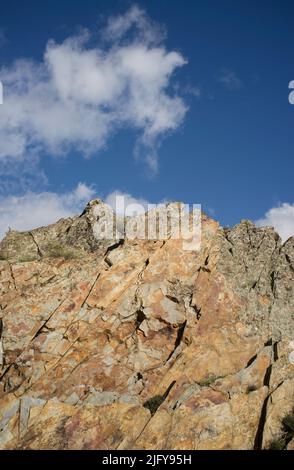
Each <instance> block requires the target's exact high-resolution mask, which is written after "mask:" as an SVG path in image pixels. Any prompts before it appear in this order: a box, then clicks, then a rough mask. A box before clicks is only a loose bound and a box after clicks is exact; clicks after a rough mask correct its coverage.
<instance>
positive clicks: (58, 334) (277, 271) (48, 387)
mask: <svg viewBox="0 0 294 470" xmlns="http://www.w3.org/2000/svg"><path fill="white" fill-rule="evenodd" d="M97 206H98V209H99V210H98V211H97V210H95V207H96V208H97ZM174 207H176V206H174ZM108 210H109V209H108V208H107V206H105V205H104V204H103V203H102V202H101V201H99V200H95V201H91V202H90V203H89V204H88V205H87V207H86V209H85V211H84V212H83V213H82V215H81V216H79V217H74V218H70V219H63V220H60V221H59V222H57V223H56V224H53V225H51V226H49V227H42V228H40V229H35V230H32V231H31V232H23V233H19V232H15V231H10V232H9V233H8V234H7V236H6V237H5V239H4V240H3V241H2V242H1V243H0V255H1V258H0V259H1V261H0V317H1V318H2V328H1V329H0V330H1V333H0V345H1V348H0V376H1V381H0V448H2V449H14V448H15V449H16V448H17V449H19V448H24V449H46V448H49V449H81V448H83V449H137V448H139V449H140V448H145V449H253V448H256V449H258V448H268V447H270V446H271V442H272V440H274V439H276V438H278V437H279V436H280V435H281V433H283V425H282V422H283V419H284V417H285V416H286V415H289V414H290V413H292V412H293V405H294V391H293V386H294V366H293V364H291V361H289V353H290V350H289V344H291V343H290V342H291V340H293V333H294V327H293V325H294V319H293V313H294V296H293V285H294V282H293V281H294V268H293V265H294V239H293V238H291V239H289V240H288V241H287V242H286V243H285V244H284V245H281V242H280V239H279V237H278V235H277V234H276V233H275V232H274V231H273V230H272V229H270V228H262V229H260V228H259V229H258V228H256V227H255V226H254V225H253V224H252V223H250V222H248V221H243V222H241V223H240V224H239V225H237V226H235V227H234V228H232V229H222V228H221V227H219V225H218V223H217V222H215V221H213V220H211V219H209V218H207V217H206V216H205V215H202V231H201V249H200V250H199V251H189V250H185V249H183V240H182V239H173V238H168V239H166V240H141V239H134V240H127V239H126V240H120V239H119V238H117V239H115V240H113V239H104V240H97V239H96V238H95V236H94V235H93V227H94V226H95V224H96V223H98V224H99V217H100V216H101V217H102V215H103V211H108ZM99 214H100V215H99ZM141 219H142V216H141ZM118 237H119V235H118ZM85 430H86V431H85ZM291 445H292V446H293V444H292V441H291V442H290V441H289V442H288V441H287V442H286V443H285V446H287V448H291Z"/></svg>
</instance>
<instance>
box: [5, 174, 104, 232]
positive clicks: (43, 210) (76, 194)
mask: <svg viewBox="0 0 294 470" xmlns="http://www.w3.org/2000/svg"><path fill="white" fill-rule="evenodd" d="M94 194H95V191H94V189H93V188H91V187H89V186H87V185H86V184H84V183H79V184H78V185H77V187H76V188H75V189H74V190H73V191H70V192H67V193H63V194H58V193H54V192H42V193H33V192H28V193H26V194H24V195H23V196H9V197H6V198H1V199H0V239H1V238H2V237H3V236H4V235H5V233H6V232H7V230H8V228H9V227H10V228H11V229H14V230H20V231H23V230H30V229H33V228H36V227H41V226H43V225H48V224H51V223H54V222H56V221H57V220H59V219H61V218H63V217H70V216H72V215H75V214H76V213H78V212H79V211H81V210H82V209H83V208H84V206H85V204H86V203H87V202H88V201H89V200H90V199H91V198H92V197H93V196H94Z"/></svg>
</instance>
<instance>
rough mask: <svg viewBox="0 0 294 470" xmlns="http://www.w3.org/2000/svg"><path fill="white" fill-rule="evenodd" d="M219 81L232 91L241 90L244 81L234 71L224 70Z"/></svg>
mask: <svg viewBox="0 0 294 470" xmlns="http://www.w3.org/2000/svg"><path fill="white" fill-rule="evenodd" d="M219 81H220V82H221V83H222V84H223V85H224V87H225V88H227V89H228V90H231V91H232V90H239V89H240V88H242V86H243V83H242V81H241V80H240V78H239V77H238V75H237V74H236V73H235V72H234V71H233V70H227V69H224V70H222V72H221V75H220V77H219Z"/></svg>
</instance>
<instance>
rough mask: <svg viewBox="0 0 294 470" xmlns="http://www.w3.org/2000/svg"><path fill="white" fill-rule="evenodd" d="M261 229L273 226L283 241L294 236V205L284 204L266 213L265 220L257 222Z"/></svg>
mask: <svg viewBox="0 0 294 470" xmlns="http://www.w3.org/2000/svg"><path fill="white" fill-rule="evenodd" d="M256 225H258V226H259V227H264V226H271V227H274V229H275V230H276V231H277V232H278V233H279V235H280V237H281V238H282V240H283V241H286V240H287V239H288V238H289V237H291V236H294V204H288V203H287V202H284V203H283V204H281V205H280V206H278V207H273V208H272V209H270V210H269V211H267V212H266V214H265V216H264V218H262V219H259V220H257V221H256Z"/></svg>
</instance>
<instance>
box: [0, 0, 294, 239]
mask: <svg viewBox="0 0 294 470" xmlns="http://www.w3.org/2000/svg"><path fill="white" fill-rule="evenodd" d="M134 5H136V6H135V7H134ZM134 8H135V10H134ZM131 11H133V14H130V12H131ZM134 11H135V13H134ZM143 12H145V13H143ZM136 14H137V16H136ZM132 15H133V16H132ZM109 18H111V19H109ZM118 18H120V23H117V21H116V20H117V19H118ZM293 18H294V3H293V2H292V1H286V0H281V1H263V0H259V1H258V2H253V1H245V0H235V1H233V0H205V1H204V0H203V1H192V0H190V1H188V0H182V1H178V0H173V1H165V0H160V1H159V0H148V1H147V0H145V1H140V2H136V4H134V3H133V2H129V1H124V0H120V1H111V0H107V1H101V0H99V1H97V0H96V1H94V0H83V1H75V2H72V1H68V0H63V1H62V2H60V1H55V0H50V1H49V0H44V1H42V2H39V1H34V0H30V1H27V2H22V1H16V0H10V1H9V2H4V3H3V4H2V5H1V17H0V32H1V34H0V80H1V81H2V83H3V87H4V103H3V105H0V137H1V141H0V178H1V189H0V216H1V215H2V226H1V227H0V231H1V228H2V231H5V227H6V226H8V225H9V226H14V225H15V228H20V229H22V228H28V227H27V225H30V224H31V225H36V224H38V221H39V222H40V223H43V222H44V223H45V222H47V218H49V219H48V220H49V221H51V219H52V218H54V217H57V216H59V215H60V216H63V215H66V214H67V213H68V212H72V211H73V210H74V209H75V208H76V211H77V212H78V210H79V209H80V207H79V205H82V204H84V202H85V201H86V199H87V198H88V197H94V195H98V196H100V197H104V198H107V196H108V195H109V194H111V193H113V192H114V191H121V192H123V193H127V194H129V195H132V197H134V198H143V199H144V200H147V201H150V202H159V201H161V200H166V199H168V200H169V199H170V200H181V201H183V202H185V203H199V204H201V205H202V207H203V209H204V210H205V211H207V212H208V213H209V214H210V215H212V216H213V217H214V218H216V219H218V220H219V221H220V222H221V224H223V225H233V224H235V223H238V222H239V221H240V220H241V219H251V220H258V219H263V220H264V218H265V221H266V222H270V223H273V224H276V226H277V229H279V228H280V226H281V224H282V227H283V228H282V229H281V231H284V232H285V233H286V234H287V235H289V234H291V231H294V205H293V202H294V197H293V170H294V160H293V146H294V142H293V135H294V106H291V105H290V103H289V101H288V96H289V92H290V90H289V89H288V85H289V82H290V81H291V80H294V58H293V44H294V28H293ZM115 21H116V23H115ZM123 21H124V23H123ZM107 25H108V29H107ZM114 25H115V27H114ZM122 25H127V26H126V30H125V31H124V34H122V31H120V32H119V34H120V36H119V37H118V36H115V35H117V34H118V29H117V28H119V27H120V28H121V27H122ZM160 26H161V28H160ZM83 28H87V29H88V33H87V34H88V37H87V39H83V40H82V45H81V44H79V46H77V45H76V41H78V39H77V38H78V37H79V38H80V37H81V35H85V32H84V33H83V31H84V29H83ZM155 36H156V37H155ZM157 36H158V38H157ZM68 38H75V39H74V41H75V43H74V44H73V42H72V43H71V44H70V46H68V45H67V46H66V47H63V49H61V45H64V44H65V42H64V41H68ZM51 39H53V40H54V41H55V43H54V44H55V45H54V46H52V44H51V46H48V41H49V40H51ZM72 41H73V39H72ZM79 41H80V39H79ZM66 44H68V43H66ZM133 45H136V46H140V47H141V46H144V50H145V52H146V51H147V52H148V51H149V52H150V51H151V50H152V51H155V50H157V49H161V51H163V52H162V53H161V56H160V57H157V56H156V58H155V60H154V67H155V68H156V70H155V71H154V73H155V76H156V77H157V75H158V81H157V83H156V84H154V77H153V76H152V77H151V78H150V82H147V81H146V80H147V79H146V73H147V72H146V73H145V71H144V80H145V82H146V83H145V82H144V83H145V85H146V86H145V85H144V86H145V88H144V92H142V93H141V92H140V93H139V96H140V98H139V99H140V102H139V105H140V110H139V111H138V110H137V111H136V114H134V115H133V108H134V106H135V102H136V103H137V101H136V100H137V91H138V89H139V87H140V86H141V85H140V83H141V82H140V80H141V79H140V77H139V78H138V76H137V75H136V78H135V79H134V75H127V74H126V73H125V72H124V73H125V75H124V79H125V80H126V83H127V82H128V81H130V82H131V83H132V84H133V85H132V86H133V91H132V93H133V94H132V97H131V98H130V96H129V95H128V96H126V95H127V94H128V93H129V91H128V88H127V87H128V86H129V85H128V84H125V85H124V86H122V87H121V89H122V91H121V95H119V99H117V98H116V96H117V95H116V94H115V92H114V91H113V94H112V95H111V97H110V98H109V101H108V102H107V103H105V102H102V101H99V100H100V97H99V99H98V98H97V99H98V101H97V107H99V106H100V109H102V108H103V112H104V110H106V111H107V117H103V118H101V119H103V120H104V121H103V122H102V123H100V117H101V115H100V114H99V115H98V114H97V116H96V115H95V119H98V120H99V124H97V133H98V134H99V133H101V136H100V137H99V138H98V137H97V136H96V135H95V132H94V130H92V127H91V126H93V123H92V121H91V122H90V121H89V122H90V124H89V125H88V124H87V122H88V118H89V108H88V104H89V103H88V101H87V100H88V99H89V96H86V97H84V100H86V101H83V103H82V105H83V106H84V105H85V103H86V102H87V103H86V105H85V106H86V108H83V114H82V115H81V116H80V118H81V122H82V124H83V128H84V127H85V130H83V133H81V135H80V136H79V138H78V140H77V139H76V129H75V126H76V125H78V123H79V121H78V122H76V121H74V120H72V121H73V122H69V121H68V119H69V117H70V114H65V115H64V118H63V117H62V112H61V111H58V115H57V114H56V116H57V118H56V119H55V117H53V118H52V119H50V126H52V130H50V135H49V131H48V129H47V130H46V132H45V131H44V129H43V128H40V122H42V119H43V118H44V116H43V110H44V107H46V103H47V100H49V99H50V100H51V99H52V93H53V91H52V90H53V88H52V86H51V85H50V86H51V88H50V92H49V91H44V89H43V88H42V91H41V92H40V93H41V95H36V93H35V90H36V88H38V87H39V85H40V84H41V85H42V86H43V85H44V87H45V85H46V86H47V85H48V76H44V73H45V72H44V70H43V69H40V64H44V52H45V51H46V47H47V51H48V47H49V53H50V54H51V55H49V59H48V60H49V61H50V60H52V62H50V64H51V65H52V63H53V64H54V67H56V70H57V68H58V71H59V70H61V69H63V66H64V64H65V62H66V60H67V56H66V54H67V53H68V54H71V53H72V50H73V49H75V48H78V50H79V57H78V60H79V61H80V62H78V67H79V69H80V68H82V67H83V66H84V65H83V64H86V63H87V61H84V60H83V57H84V58H85V54H87V51H89V50H90V49H91V50H93V51H96V53H98V52H99V53H101V51H103V55H104V59H105V61H107V64H108V65H107V67H108V68H110V70H112V69H111V67H112V64H114V63H116V62H115V60H116V59H113V56H112V55H111V54H112V53H111V51H113V49H115V51H116V52H117V51H121V50H123V49H124V48H126V47H130V46H133ZM69 49H70V50H69ZM56 51H57V52H58V53H61V52H62V54H64V55H59V56H57V54H56ZM54 54H55V55H54ZM115 57H117V56H115ZM136 57H137V56H136ZM146 57H147V56H146ZM19 59H24V61H22V62H21V63H19V65H18V66H16V65H15V61H17V60H18V61H19ZM104 59H103V60H104ZM136 60H138V62H140V57H137V59H136ZM157 60H158V62H156V61H157ZM53 61H54V62H53ZM142 61H143V64H146V61H145V58H144V57H142ZM28 64H29V65H28ZM50 64H49V65H50ZM136 64H137V62H136ZM88 65H89V64H88ZM88 65H87V66H88ZM92 66H93V68H95V67H94V65H93V64H92ZM96 66H97V67H98V68H99V65H97V64H96ZM136 66H137V65H136ZM140 66H141V65H140ZM152 66H153V62H152V61H151V68H152ZM46 67H48V61H47V65H46ZM115 67H116V66H115ZM28 70H29V72H28ZM54 70H55V69H54ZM87 70H88V72H87V71H86V72H85V74H84V75H81V77H80V79H81V81H79V82H77V83H84V82H83V79H84V76H85V75H86V76H87V77H89V74H90V73H92V69H91V64H90V65H89V69H87ZM107 70H108V69H107ZM136 70H137V69H136ZM146 70H147V69H146ZM47 72H48V70H47ZM47 72H46V73H47ZM94 72H95V71H93V73H94ZM58 73H59V72H58ZM78 73H81V74H82V72H78ZM115 73H116V72H114V74H115ZM128 73H129V72H128ZM136 73H137V72H136ZM22 74H23V75H22ZM26 74H31V75H30V78H29V79H27V78H25V77H27V75H26ZM45 75H46V74H45ZM121 76H122V75H121V69H119V72H117V76H116V79H117V80H118V81H119V80H120V79H121ZM22 77H24V78H23V81H24V83H25V85H24V87H25V86H27V88H28V89H29V91H26V92H24V90H22V91H21V92H19V87H21V86H22ZM62 77H63V79H64V76H62ZM93 77H94V78H93V83H94V84H93V90H94V91H93V93H94V94H93V96H94V97H95V99H96V96H97V93H98V92H97V93H96V91H97V90H96V89H95V86H96V85H95V74H94V75H93ZM50 79H52V77H51V78H50ZM87 79H88V78H87ZM26 80H27V81H26ZM136 80H137V81H136ZM161 80H162V87H160V86H159V85H158V83H159V82H160V81H161ZM106 82H107V81H106ZM59 83H61V81H60V82H59ZM108 83H109V86H106V85H107V83H106V85H105V83H104V85H103V86H104V87H105V89H103V90H102V92H103V93H104V94H105V93H106V94H107V93H108V92H110V90H114V89H115V87H119V86H120V85H119V84H115V85H113V84H112V81H111V80H110V81H109V82H108ZM91 84H92V82H91ZM77 86H78V85H77ZM91 86H92V85H91ZM111 87H113V88H111ZM45 88H46V87H45ZM46 89H47V88H46ZM75 90H76V89H75ZM95 90H96V91H95ZM146 90H147V91H146ZM148 90H151V92H150V96H151V95H152V96H153V98H154V100H155V101H157V103H154V102H152V103H151V98H150V96H149V95H148ZM57 91H58V90H57ZM55 92H56V90H54V93H55ZM59 92H60V88H59ZM5 93H6V94H5ZM19 93H21V96H22V99H23V101H22V102H21V103H20V100H19V96H20V95H19ZM25 93H26V96H25V98H24V94H25ZM46 93H48V95H46ZM49 93H50V96H49ZM124 94H125V95H124ZM39 96H42V101H40V102H39V101H38V99H39V98H38V97H39ZM54 96H55V95H54ZM91 96H92V95H91ZM91 96H90V97H91ZM99 96H100V95H99ZM134 96H135V98H134ZM31 97H33V98H31ZM5 98H7V99H6V101H5ZM34 99H35V100H36V103H35V104H34V106H31V105H30V106H31V107H30V106H28V104H27V103H28V102H29V101H28V100H31V101H30V103H31V102H32V100H34ZM54 99H55V98H54ZM43 100H44V101H43ZM144 100H147V102H145V101H144ZM38 102H39V105H40V109H39V108H38V104H37V103H38ZM101 103H102V104H101ZM109 103H110V104H109ZM59 104H60V103H59ZM61 104H62V103H61ZM161 104H162V106H161ZM9 105H10V107H13V108H14V109H15V111H14V113H12V112H11V108H10V110H9V109H8V106H9ZM5 106H6V109H5ZM149 107H150V109H151V108H152V110H151V111H150V113H153V114H152V116H151V117H150V116H149V115H148V117H147V118H146V115H143V116H142V115H141V111H142V110H145V109H147V108H149ZM24 108H25V110H24ZM29 108H30V109H29ZM54 109H55V111H54V115H53V116H55V112H57V111H56V108H54ZM80 109H81V108H80V102H78V103H75V107H74V108H73V112H74V113H79V112H80ZM121 109H122V113H121V116H120V117H119V119H117V116H116V117H115V118H114V117H113V116H112V115H111V118H110V117H109V116H110V114H111V113H112V114H113V113H116V114H118V113H120V111H121ZM109 110H110V111H111V113H110V112H109ZM146 112H147V111H146ZM25 113H28V114H27V115H26V114H25ZM161 113H162V119H161V120H159V118H158V116H161ZM1 114H2V116H1ZM22 114H23V117H22V118H21V119H20V117H19V116H22ZM32 114H34V116H35V117H34V121H33V122H32V123H31V124H30V125H29V126H30V127H29V126H28V125H27V122H28V120H29V119H31V115H32ZM145 114H146V113H145ZM29 115H30V116H29ZM105 115H106V114H105ZM105 115H104V114H103V116H105ZM130 115H132V117H131V118H130ZM1 118H2V120H1ZM44 119H45V118H44ZM46 119H47V118H46ZM105 119H106V120H107V124H106V123H105ZM52 121H53V122H52ZM147 121H148V122H147ZM45 122H46V123H47V122H48V121H47V120H45ZM68 122H69V123H68ZM11 123H12V124H11ZM46 125H47V124H46ZM67 125H68V126H72V127H71V128H70V129H68V132H67V133H65V131H64V130H63V134H62V135H61V136H60V133H59V129H60V128H61V127H66V126H67ZM1 126H2V133H1ZM54 126H57V127H58V129H54ZM87 126H88V128H87ZM99 126H100V127H99ZM101 126H103V130H101ZM105 126H107V130H105ZM28 127H29V128H28ZM16 128H17V132H18V133H17V135H16V134H15V132H16V131H15V129H16ZM98 128H99V129H98ZM89 129H90V130H91V132H90V130H89ZM60 132H61V131H60ZM79 132H80V131H78V134H79ZM86 134H87V138H85V135H86ZM7 135H9V137H8V138H7V137H6V136H7ZM99 135H100V134H99ZM56 136H57V137H56ZM9 138H11V139H12V140H13V144H15V143H16V139H20V140H19V142H22V143H23V139H26V143H25V145H24V148H23V150H22V151H19V152H18V153H17V152H16V150H15V149H14V148H13V150H11V146H10V144H9V145H8V144H7V142H8V143H9ZM55 138H56V139H57V140H58V139H59V140H58V142H54V139H55ZM1 142H2V143H1ZM49 144H50V145H49ZM11 145H12V144H11ZM19 145H20V144H19ZM1 147H2V151H1ZM79 183H80V186H78V185H79ZM81 183H82V184H81ZM48 194H49V196H48ZM12 197H14V199H13V198H12ZM48 198H49V199H48ZM38 201H39V202H38ZM48 201H50V202H48ZM282 204H284V206H283V205H282ZM46 205H48V207H49V210H48V211H47V212H48V213H47V214H45V215H43V216H41V213H42V211H43V212H44V211H45V212H46V210H45V209H44V207H45V206H46ZM16 206H17V207H16ZM270 210H273V211H274V212H270V213H269V212H268V211H270ZM24 212H31V213H32V212H33V213H34V214H35V218H34V217H31V218H28V216H25V215H24ZM266 213H268V214H267V216H265V214H266ZM36 217H37V219H36ZM46 217H47V218H46ZM0 218H1V217H0ZM50 218H51V219H50ZM279 224H280V225H279ZM284 232H283V233H284ZM292 233H293V232H292Z"/></svg>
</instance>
